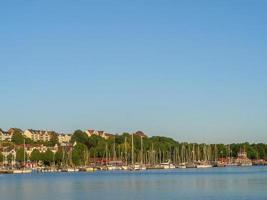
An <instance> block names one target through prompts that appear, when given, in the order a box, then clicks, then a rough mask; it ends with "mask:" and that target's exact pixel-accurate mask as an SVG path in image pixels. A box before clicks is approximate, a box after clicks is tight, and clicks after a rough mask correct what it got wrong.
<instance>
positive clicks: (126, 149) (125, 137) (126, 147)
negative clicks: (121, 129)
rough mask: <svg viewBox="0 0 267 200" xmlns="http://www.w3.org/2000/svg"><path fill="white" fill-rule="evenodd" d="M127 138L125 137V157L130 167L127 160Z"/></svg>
mask: <svg viewBox="0 0 267 200" xmlns="http://www.w3.org/2000/svg"><path fill="white" fill-rule="evenodd" d="M126 142H127V137H126V136H125V138H124V156H125V158H124V159H125V162H126V165H128V159H127V144H126Z"/></svg>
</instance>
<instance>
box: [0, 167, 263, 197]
mask: <svg viewBox="0 0 267 200" xmlns="http://www.w3.org/2000/svg"><path fill="white" fill-rule="evenodd" d="M266 169H267V168H266V167H261V168H224V169H206V170H193V169H191V170H175V171H146V172H137V173H132V172H97V173H93V174H90V173H79V174H32V175H1V176H0V194H1V199H21V200H35V199H38V200H47V199H64V200H71V199H92V200H95V199H96V200H97V199H99V200H100V199H101V200H105V199H109V200H115V199H116V200H120V199H121V200H125V199H129V200H135V199H153V200H162V199H168V200H169V199H203V200H204V199H205V200H206V199H208V200H209V199H213V200H224V199H229V200H241V199H242V200H243V199H267V194H266V192H265V190H266V189H267V170H266Z"/></svg>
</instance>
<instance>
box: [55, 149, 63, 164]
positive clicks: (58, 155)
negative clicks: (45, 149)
mask: <svg viewBox="0 0 267 200" xmlns="http://www.w3.org/2000/svg"><path fill="white" fill-rule="evenodd" d="M63 159H64V156H63V151H62V150H59V151H57V152H56V154H55V162H56V163H57V164H60V163H62V162H63Z"/></svg>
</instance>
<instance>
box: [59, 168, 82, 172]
mask: <svg viewBox="0 0 267 200" xmlns="http://www.w3.org/2000/svg"><path fill="white" fill-rule="evenodd" d="M78 171H79V169H76V168H65V169H62V170H61V172H78Z"/></svg>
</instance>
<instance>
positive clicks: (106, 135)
mask: <svg viewBox="0 0 267 200" xmlns="http://www.w3.org/2000/svg"><path fill="white" fill-rule="evenodd" d="M85 133H86V134H87V135H88V137H92V136H93V135H97V136H99V137H102V138H104V139H109V138H110V137H113V136H114V135H112V134H109V133H106V132H105V131H96V130H93V129H88V130H86V131H85Z"/></svg>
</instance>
